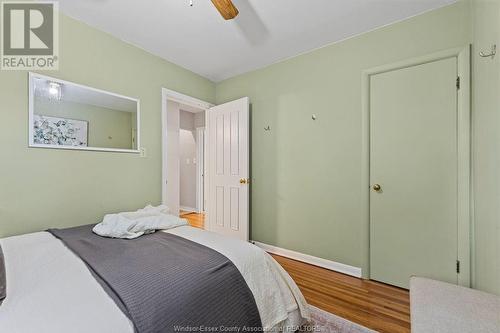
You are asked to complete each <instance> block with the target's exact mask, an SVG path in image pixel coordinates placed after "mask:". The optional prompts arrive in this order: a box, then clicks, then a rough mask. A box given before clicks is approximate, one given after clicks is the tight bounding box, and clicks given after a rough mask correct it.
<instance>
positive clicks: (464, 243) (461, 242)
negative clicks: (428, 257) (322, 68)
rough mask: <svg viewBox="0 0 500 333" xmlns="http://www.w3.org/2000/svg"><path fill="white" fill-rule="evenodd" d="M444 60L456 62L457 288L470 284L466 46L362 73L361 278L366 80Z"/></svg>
mask: <svg viewBox="0 0 500 333" xmlns="http://www.w3.org/2000/svg"><path fill="white" fill-rule="evenodd" d="M448 58H457V73H458V76H459V77H460V89H459V90H458V95H457V145H458V147H457V157H458V162H457V163H458V165H457V168H458V169H457V177H458V179H457V182H458V184H457V186H458V193H457V200H458V202H457V210H458V211H457V260H459V261H460V274H458V284H459V285H462V286H467V287H469V286H470V284H471V271H472V270H471V258H472V254H471V239H470V237H471V225H472V222H473V221H472V216H471V212H472V193H471V189H472V184H471V180H472V178H471V161H472V160H471V113H470V45H466V46H464V47H460V48H454V49H448V50H444V51H441V52H437V53H433V54H430V55H426V56H422V57H418V58H412V59H408V60H404V61H400V62H396V63H392V64H388V65H384V66H380V67H375V68H371V69H368V70H365V71H364V72H363V74H362V107H361V110H362V111H361V112H362V114H361V122H362V156H361V172H362V174H361V185H362V191H361V193H362V205H361V207H362V214H363V216H362V218H363V220H364V221H365V226H364V228H363V229H362V239H361V244H362V250H363V253H364V255H363V263H362V267H363V269H362V276H363V278H365V279H369V278H370V185H371V184H370V78H371V76H372V75H376V74H381V73H385V72H389V71H393V70H398V69H402V68H406V67H412V66H418V65H422V64H426V63H430V62H434V61H439V60H443V59H448Z"/></svg>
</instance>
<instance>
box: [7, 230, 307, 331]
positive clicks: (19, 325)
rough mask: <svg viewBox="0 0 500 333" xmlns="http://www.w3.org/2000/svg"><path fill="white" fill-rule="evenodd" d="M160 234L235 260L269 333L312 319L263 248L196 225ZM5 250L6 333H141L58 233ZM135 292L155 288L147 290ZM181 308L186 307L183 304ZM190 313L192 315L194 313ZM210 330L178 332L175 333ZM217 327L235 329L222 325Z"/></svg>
mask: <svg viewBox="0 0 500 333" xmlns="http://www.w3.org/2000/svg"><path fill="white" fill-rule="evenodd" d="M157 233H167V234H169V235H171V236H175V237H179V238H182V239H184V240H187V241H190V242H194V243H196V244H198V245H200V246H203V247H206V248H209V249H212V250H214V251H216V252H217V253H219V254H221V255H223V256H225V257H226V258H227V259H229V260H230V261H231V262H232V263H233V264H234V266H235V267H236V268H237V270H238V271H239V273H241V276H242V277H243V279H244V281H245V283H246V285H247V286H248V288H249V290H250V291H251V294H252V295H253V298H254V300H255V305H256V307H257V309H258V314H259V315H260V320H261V325H262V329H263V330H264V331H284V332H293V331H296V330H297V329H298V327H299V326H300V325H302V324H304V323H305V322H306V321H307V320H308V319H309V313H308V309H307V304H306V302H305V300H304V297H303V296H302V294H301V293H300V291H299V289H298V287H297V286H296V284H295V283H294V282H293V280H292V279H291V278H290V276H289V275H288V274H287V273H286V272H285V271H284V270H283V268H282V267H281V266H280V265H279V264H278V263H277V262H276V261H275V260H274V259H273V258H272V257H271V256H269V255H268V254H267V253H265V252H264V251H262V250H261V249H260V248H258V247H256V246H254V245H252V244H250V243H246V242H242V241H240V240H236V239H230V238H227V237H225V236H222V235H219V234H216V233H212V232H209V231H205V230H200V229H196V228H193V227H190V226H180V227H176V228H173V229H170V230H166V231H158V232H157ZM0 246H1V247H2V249H3V254H4V259H5V271H6V281H7V289H6V290H7V297H6V299H5V300H4V302H3V304H2V305H1V306H0V331H1V332H9V333H17V332H19V333H31V332H36V333H49V332H50V333H59V332H61V333H63V332H64V333H66V332H75V333H78V332H82V333H83V332H85V333H87V332H94V333H99V332H103V333H104V332H119V333H122V332H123V333H128V332H130V333H133V332H137V331H139V330H138V329H137V326H136V325H135V324H134V322H133V321H132V320H131V318H130V316H127V315H126V314H125V312H124V311H123V309H121V308H120V307H119V306H118V305H117V303H116V300H114V299H113V298H112V297H110V294H109V291H107V290H105V288H103V285H102V284H100V283H99V282H98V279H97V278H96V276H95V273H93V272H92V271H91V270H90V269H89V267H88V266H87V263H86V262H84V261H83V260H82V259H81V258H80V257H79V256H77V254H75V253H74V252H73V251H71V250H70V249H69V248H68V247H67V246H66V244H65V243H63V242H62V241H61V240H60V239H58V238H56V237H55V236H54V235H53V234H51V233H49V232H37V233H31V234H26V235H20V236H14V237H9V238H4V239H0ZM135 287H136V288H139V289H140V288H148V286H144V285H136V286H135ZM163 288H169V286H168V285H165V286H164V287H163ZM185 294H189V293H185ZM226 296H227V295H220V299H219V300H217V301H218V302H217V303H219V304H220V305H218V306H220V309H221V310H220V311H228V313H229V310H230V309H229V308H227V307H229V306H231V305H230V304H227V305H226V304H225V300H226V298H227V297H226ZM179 297H181V298H182V297H190V296H189V295H179ZM179 303H183V302H182V299H181V302H179ZM224 307H226V308H224ZM171 309H174V307H171ZM175 309H176V310H178V309H177V308H175ZM151 310H153V309H151ZM191 310H192V309H191ZM198 310H199V309H198ZM198 310H195V312H196V311H198ZM187 311H188V310H186V313H185V314H186V315H188V314H189V315H192V313H188V312H187ZM209 329H210V328H207V327H205V328H201V327H198V328H191V329H188V328H175V329H174V328H171V329H169V331H172V332H173V331H186V330H187V331H201V330H209ZM212 329H213V330H215V331H222V330H226V331H227V330H230V328H222V327H218V328H217V327H213V328H212ZM150 331H151V330H150Z"/></svg>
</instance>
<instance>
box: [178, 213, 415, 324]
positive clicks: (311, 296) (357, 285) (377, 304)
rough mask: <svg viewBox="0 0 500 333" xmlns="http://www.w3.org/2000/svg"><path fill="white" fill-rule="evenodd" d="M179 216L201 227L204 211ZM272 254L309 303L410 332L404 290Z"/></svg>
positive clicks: (357, 319) (361, 321)
mask: <svg viewBox="0 0 500 333" xmlns="http://www.w3.org/2000/svg"><path fill="white" fill-rule="evenodd" d="M181 217H183V218H185V219H187V220H188V222H189V224H190V225H192V226H193V227H197V228H201V229H203V228H204V224H205V215H204V214H196V213H191V212H181ZM273 257H274V259H276V261H277V262H278V263H279V264H280V265H281V266H283V268H284V269H285V270H286V271H287V272H288V274H290V276H291V277H292V279H293V280H294V281H295V283H297V285H298V286H299V288H300V290H301V291H302V293H303V294H304V297H305V298H306V300H307V302H308V303H309V304H311V305H314V306H316V307H318V308H320V309H323V310H325V311H328V312H330V313H334V314H336V315H337V316H340V317H343V318H346V319H347V320H350V321H352V322H355V323H358V324H360V325H363V326H366V327H368V328H371V329H373V330H376V331H379V332H383V333H409V332H410V297H409V293H408V291H407V290H405V289H401V288H398V287H393V286H390V285H387V284H384V283H380V282H376V281H370V280H362V279H358V278H355V277H352V276H348V275H345V274H341V273H337V272H333V271H330V270H328V269H324V268H321V267H317V266H314V265H309V264H306V263H303V262H299V261H296V260H292V259H289V258H285V257H280V256H276V255H273Z"/></svg>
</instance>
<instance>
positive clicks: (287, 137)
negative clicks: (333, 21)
mask: <svg viewBox="0 0 500 333" xmlns="http://www.w3.org/2000/svg"><path fill="white" fill-rule="evenodd" d="M469 15H470V10H469V3H465V2H460V3H457V4H454V5H451V6H447V7H444V8H441V9H438V10H435V11H431V12H428V13H425V14H423V15H420V16H417V17H414V18H411V19H408V20H405V21H403V22H400V23H397V24H394V25H391V26H387V27H384V28H381V29H378V30H375V31H372V32H369V33H366V34H363V35H360V36H357V37H355V38H351V39H348V40H346V41H343V42H340V43H337V44H332V45H330V46H327V47H324V48H321V49H319V50H316V51H313V52H311V53H308V54H305V55H301V56H298V57H295V58H292V59H289V60H286V61H283V62H280V63H278V64H274V65H271V66H269V67H266V68H263V69H260V70H257V71H254V72H251V73H247V74H243V75H240V76H237V77H234V78H231V79H228V80H226V81H223V82H221V83H219V84H217V88H216V94H217V98H216V101H217V103H222V102H225V101H229V100H232V99H235V98H239V97H242V96H249V97H250V101H251V103H252V122H251V126H252V142H251V144H252V146H251V152H252V179H253V184H252V208H251V221H252V225H251V228H252V229H251V233H252V235H251V236H252V239H254V240H256V241H260V242H263V243H267V244H271V245H276V246H279V247H283V248H286V249H291V250H295V251H298V252H302V253H306V254H310V255H313V256H318V257H321V258H325V259H330V260H334V261H337V262H341V263H345V264H348V265H353V266H356V267H362V268H364V269H366V268H367V259H368V258H367V256H366V251H367V249H366V247H367V234H368V230H367V222H366V221H365V220H364V219H363V216H362V209H361V203H362V189H361V156H362V153H361V144H362V142H361V74H362V71H363V70H365V69H369V68H372V67H376V66H380V65H384V64H388V63H393V62H396V61H400V60H404V59H408V58H413V57H417V56H422V55H427V54H429V53H432V52H436V51H439V50H443V49H448V48H454V47H463V46H465V45H467V44H468V43H469V42H470V23H469V22H470V17H469ZM312 114H315V115H316V116H317V120H316V121H313V120H312V119H311V115H312ZM267 125H269V126H270V127H271V131H268V132H267V131H264V127H265V126H267Z"/></svg>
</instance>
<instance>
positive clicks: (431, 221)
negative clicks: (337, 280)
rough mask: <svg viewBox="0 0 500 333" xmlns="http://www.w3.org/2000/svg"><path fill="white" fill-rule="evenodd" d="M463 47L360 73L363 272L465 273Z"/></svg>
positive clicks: (455, 278) (393, 275)
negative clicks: (364, 226) (365, 228)
mask: <svg viewBox="0 0 500 333" xmlns="http://www.w3.org/2000/svg"><path fill="white" fill-rule="evenodd" d="M468 59H469V50H468V48H466V49H461V50H449V51H445V52H441V53H439V54H434V55H430V56H427V57H423V58H420V59H414V60H410V61H407V62H403V63H398V64H395V65H389V66H384V67H382V68H377V69H374V70H371V71H368V72H367V73H365V76H364V82H365V99H364V108H363V110H364V113H363V116H364V127H365V131H364V133H365V145H364V151H365V154H364V164H363V167H364V177H365V178H364V182H363V183H364V186H366V187H364V190H363V191H364V192H365V191H366V192H365V193H367V197H366V200H367V212H366V213H367V218H368V224H369V229H368V230H369V236H368V244H369V248H368V258H369V265H368V269H369V277H370V279H373V280H377V281H381V282H384V283H388V284H391V285H396V286H399V287H402V288H408V285H409V279H410V277H411V276H414V275H416V276H422V277H428V278H433V279H437V280H442V281H447V282H451V283H455V284H462V285H468V284H469V283H470V282H469V281H470V268H469V267H470V254H469V251H470V245H469V225H470V218H469V207H470V199H469V191H470V189H469V186H470V185H469V182H470V167H469V166H470V129H469V128H470V114H469V107H468V105H469V104H468V99H469V84H468V81H469V67H468V63H469V60H468Z"/></svg>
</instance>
